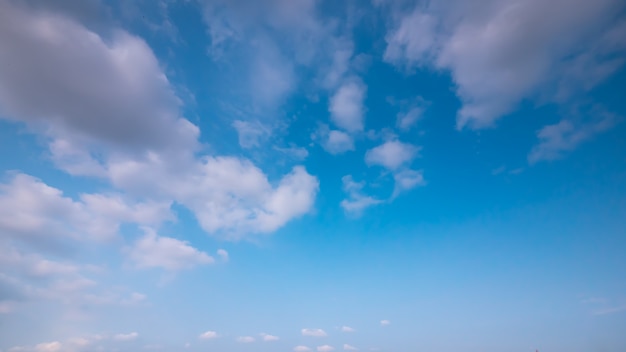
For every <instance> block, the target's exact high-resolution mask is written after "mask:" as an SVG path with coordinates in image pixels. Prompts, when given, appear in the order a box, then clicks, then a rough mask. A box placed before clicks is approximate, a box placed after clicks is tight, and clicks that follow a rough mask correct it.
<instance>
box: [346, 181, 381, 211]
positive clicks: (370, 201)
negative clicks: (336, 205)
mask: <svg viewBox="0 0 626 352" xmlns="http://www.w3.org/2000/svg"><path fill="white" fill-rule="evenodd" d="M341 181H342V183H343V190H344V192H346V193H347V195H348V197H347V198H346V199H344V200H342V201H341V203H340V205H341V207H342V208H343V209H344V210H345V211H346V212H347V213H350V214H352V215H356V216H358V215H360V214H361V213H362V212H363V210H364V209H366V208H368V207H370V206H373V205H376V204H380V203H382V200H379V199H376V198H373V197H371V196H368V195H366V194H364V193H363V187H365V182H364V181H361V182H356V181H354V179H353V178H352V176H351V175H346V176H344V177H342V178H341Z"/></svg>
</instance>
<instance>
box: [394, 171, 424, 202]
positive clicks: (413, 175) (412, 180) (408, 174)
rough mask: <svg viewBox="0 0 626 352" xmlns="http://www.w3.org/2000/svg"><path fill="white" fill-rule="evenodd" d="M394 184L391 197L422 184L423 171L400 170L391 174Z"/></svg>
mask: <svg viewBox="0 0 626 352" xmlns="http://www.w3.org/2000/svg"><path fill="white" fill-rule="evenodd" d="M393 179H394V181H395V186H394V190H393V195H392V198H393V197H395V196H397V195H398V194H400V193H402V192H405V191H408V190H411V189H413V188H415V187H417V186H424V185H425V184H426V181H425V180H424V173H423V171H422V170H410V169H407V170H400V171H398V172H396V173H394V175H393Z"/></svg>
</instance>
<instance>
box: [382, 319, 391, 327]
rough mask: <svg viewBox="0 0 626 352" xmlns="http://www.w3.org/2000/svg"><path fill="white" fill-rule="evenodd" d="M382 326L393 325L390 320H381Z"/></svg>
mask: <svg viewBox="0 0 626 352" xmlns="http://www.w3.org/2000/svg"><path fill="white" fill-rule="evenodd" d="M380 325H381V326H387V325H391V322H390V321H389V320H381V321H380Z"/></svg>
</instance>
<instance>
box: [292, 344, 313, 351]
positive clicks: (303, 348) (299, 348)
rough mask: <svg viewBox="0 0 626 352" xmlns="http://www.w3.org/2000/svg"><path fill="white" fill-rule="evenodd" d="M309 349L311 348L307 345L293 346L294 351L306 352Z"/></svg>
mask: <svg viewBox="0 0 626 352" xmlns="http://www.w3.org/2000/svg"><path fill="white" fill-rule="evenodd" d="M310 350H311V348H309V347H307V346H302V345H300V346H296V347H294V348H293V351H294V352H308V351H310Z"/></svg>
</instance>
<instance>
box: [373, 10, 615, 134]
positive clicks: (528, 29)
mask: <svg viewBox="0 0 626 352" xmlns="http://www.w3.org/2000/svg"><path fill="white" fill-rule="evenodd" d="M565 8H566V9H567V10H566V11H563V9H565ZM620 9H623V4H620V1H619V0H604V1H599V2H593V3H590V2H586V1H584V0H577V1H575V2H574V3H572V2H571V1H568V0H558V1H554V2H551V3H550V4H547V5H546V3H544V2H541V1H539V0H532V1H518V0H506V1H500V2H497V3H493V2H490V1H484V2H480V3H478V4H473V5H471V6H470V5H469V4H466V3H463V2H462V1H456V0H455V1H451V2H449V3H447V4H445V5H442V4H437V5H435V4H431V5H430V6H429V5H427V6H421V5H417V6H416V7H415V9H414V10H413V11H409V12H405V13H402V12H400V10H399V8H398V9H394V10H393V11H394V15H395V16H394V17H395V18H397V20H396V21H394V24H393V25H392V27H391V28H390V30H389V32H388V34H387V37H386V41H387V49H386V51H385V55H384V59H385V60H386V61H388V62H390V63H392V64H394V65H396V66H398V67H403V68H409V69H410V68H413V67H419V66H431V67H436V68H439V69H446V70H449V71H450V72H451V74H452V78H453V79H454V81H455V83H456V86H457V95H458V96H459V98H460V99H461V101H462V103H463V106H462V107H461V109H460V110H459V112H458V115H457V126H458V128H463V127H470V128H475V129H478V128H485V127H488V126H491V125H493V123H494V121H495V120H497V119H498V118H500V117H502V116H503V115H506V114H508V113H511V112H512V111H513V110H514V109H515V108H516V107H517V106H518V105H519V104H520V103H521V102H522V101H523V100H524V99H538V98H539V97H540V96H541V95H544V96H545V95H546V94H548V95H549V96H551V97H552V99H560V100H563V99H564V98H563V95H564V94H563V89H561V88H558V87H563V86H566V87H568V89H569V90H570V91H571V90H572V87H576V88H575V89H574V90H576V89H577V90H581V89H582V90H583V91H584V90H588V89H590V88H591V87H593V86H594V85H595V84H597V83H598V82H600V81H601V80H602V79H604V78H605V77H607V76H608V74H610V73H611V72H615V71H616V70H617V69H618V68H619V67H621V65H622V64H623V60H618V59H616V55H618V54H619V53H622V54H623V53H624V51H626V40H624V39H623V38H624V37H626V36H622V37H621V38H622V39H620V40H617V39H615V38H618V36H616V35H615V33H620V32H621V33H622V34H623V33H626V26H623V25H622V23H621V22H620V21H616V20H614V18H615V17H614V16H613V14H614V13H616V11H620ZM494 33H497V34H496V35H494ZM609 38H610V39H609ZM582 43H588V44H589V45H584V44H582ZM605 43H606V44H605ZM609 43H610V44H609ZM563 81H566V82H567V83H566V84H562V83H561V82H563ZM553 87H557V88H556V89H554V88H553ZM550 90H552V92H550ZM569 93H570V94H571V92H569Z"/></svg>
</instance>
